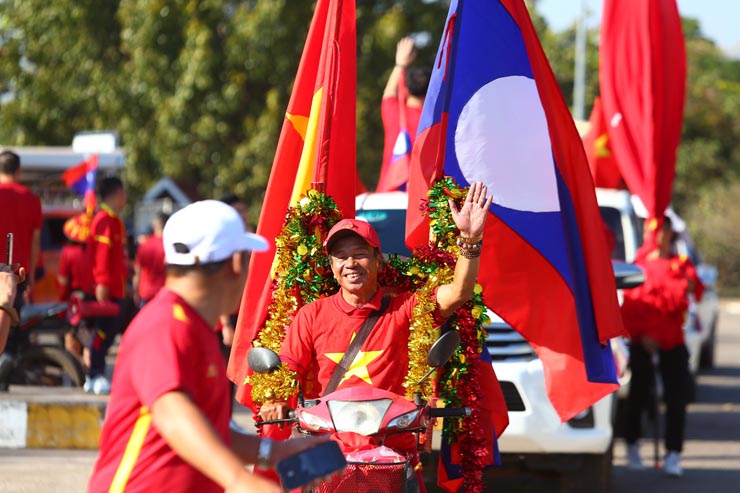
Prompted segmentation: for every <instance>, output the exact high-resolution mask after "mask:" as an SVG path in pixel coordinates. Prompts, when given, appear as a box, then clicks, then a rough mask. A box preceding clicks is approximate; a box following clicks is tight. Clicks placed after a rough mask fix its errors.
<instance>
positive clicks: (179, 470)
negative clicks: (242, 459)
mask: <svg viewBox="0 0 740 493" xmlns="http://www.w3.org/2000/svg"><path fill="white" fill-rule="evenodd" d="M112 387H113V388H112V391H111V396H110V401H109V403H108V408H107V410H106V416H105V421H104V423H103V431H102V434H101V437H100V456H99V457H98V460H97V462H96V464H95V468H94V469H93V473H92V476H91V477H90V483H89V484H88V492H89V493H102V492H107V491H126V492H152V491H156V492H160V491H197V492H213V493H216V492H222V491H223V488H220V487H219V486H218V484H216V483H214V482H213V481H211V480H210V479H209V478H208V477H206V476H205V475H203V474H202V473H200V472H199V471H197V470H196V469H195V468H194V467H193V466H191V465H190V464H188V463H187V462H185V461H184V460H183V459H181V458H180V457H179V456H178V455H177V453H175V451H174V450H172V449H171V448H170V446H169V445H168V444H167V442H165V440H164V438H162V436H161V435H160V434H159V433H158V431H157V429H156V427H155V426H154V423H153V422H152V414H151V408H152V404H153V403H154V402H155V401H156V400H157V399H158V398H159V397H161V396H163V395H164V394H166V393H168V392H172V391H181V392H184V393H185V394H187V395H188V396H189V397H190V398H191V399H192V401H193V403H194V404H195V405H196V406H198V408H199V409H200V410H201V412H202V413H203V414H204V415H205V416H206V418H207V419H208V421H209V422H210V423H211V425H212V426H213V428H214V430H215V431H216V433H218V435H219V436H220V437H221V439H222V440H223V441H224V442H225V443H226V444H229V443H230V436H229V418H230V417H231V395H230V392H229V385H228V380H227V378H226V364H225V363H224V360H223V356H222V355H221V350H220V348H219V344H218V339H217V337H216V334H215V333H214V331H213V329H212V327H210V326H209V325H208V323H207V322H206V321H205V320H204V319H203V318H201V316H200V315H199V314H198V313H197V312H196V311H195V310H193V309H192V308H191V307H190V306H189V305H188V304H187V303H185V301H184V300H183V299H182V298H180V297H179V296H178V295H177V294H175V293H173V292H172V291H170V290H168V289H162V290H161V291H160V292H159V294H158V295H157V296H156V297H155V298H154V299H153V300H152V301H151V302H149V303H147V305H146V306H145V307H144V308H143V309H142V311H141V312H139V314H138V315H137V316H136V318H135V319H134V320H133V322H132V323H131V325H130V326H129V327H128V329H126V333H125V334H124V336H123V339H122V340H121V347H120V349H119V352H118V359H117V360H116V371H115V372H114V374H113V386H112Z"/></svg>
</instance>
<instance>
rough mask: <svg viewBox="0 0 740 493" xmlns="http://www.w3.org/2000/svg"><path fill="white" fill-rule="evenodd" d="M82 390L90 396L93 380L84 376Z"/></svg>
mask: <svg viewBox="0 0 740 493" xmlns="http://www.w3.org/2000/svg"><path fill="white" fill-rule="evenodd" d="M82 390H84V391H85V392H87V393H88V394H92V391H93V380H92V379H91V378H90V377H88V376H87V375H85V383H84V384H83V385H82Z"/></svg>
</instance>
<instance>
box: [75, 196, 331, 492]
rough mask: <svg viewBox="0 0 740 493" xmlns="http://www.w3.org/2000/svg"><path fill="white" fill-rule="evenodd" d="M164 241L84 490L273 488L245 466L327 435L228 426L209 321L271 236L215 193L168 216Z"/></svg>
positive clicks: (268, 462)
mask: <svg viewBox="0 0 740 493" xmlns="http://www.w3.org/2000/svg"><path fill="white" fill-rule="evenodd" d="M163 241H164V248H165V258H166V262H167V267H166V271H167V279H166V282H165V287H164V288H163V289H162V290H161V291H160V292H159V293H158V294H157V296H155V298H154V299H153V300H151V302H149V303H147V305H146V306H145V307H144V308H143V309H142V310H141V311H140V312H139V314H138V315H137V316H136V318H135V319H134V320H133V322H132V323H131V325H130V327H129V328H128V329H127V330H126V333H125V334H124V336H123V339H122V341H121V347H120V352H119V356H118V360H117V362H116V372H115V375H114V377H113V388H112V392H111V397H110V401H109V403H108V408H107V411H106V419H105V422H104V423H103V430H102V435H101V438H100V455H99V457H98V460H97V462H96V463H95V467H94V469H93V472H92V476H91V478H90V481H89V484H88V492H89V493H102V492H123V491H126V492H130V493H135V492H147V493H148V492H154V491H156V492H160V491H161V492H165V491H167V492H183V493H184V492H198V493H209V492H213V493H215V492H223V491H224V490H225V489H226V490H228V491H229V492H230V493H238V492H254V493H259V492H265V493H267V492H270V493H278V492H280V491H281V488H280V487H279V485H278V484H276V483H274V482H272V481H270V480H267V479H264V478H261V477H258V476H255V475H253V474H251V473H250V472H248V471H247V470H246V469H245V464H259V465H260V466H262V467H268V468H272V467H274V466H275V464H276V463H277V462H278V461H279V460H280V459H282V458H284V457H286V456H288V455H292V454H295V453H297V452H299V451H301V450H304V449H306V448H309V447H312V446H315V445H317V444H319V443H321V442H322V441H323V440H320V439H318V440H317V439H313V438H308V439H296V440H289V441H287V442H275V443H273V442H272V441H270V440H268V439H264V440H260V439H259V438H258V437H257V436H255V435H245V434H241V433H238V432H236V431H231V430H230V429H229V418H230V416H231V396H230V395H229V386H228V383H227V378H226V365H225V363H224V360H223V357H222V356H221V352H220V350H219V345H218V340H217V338H216V335H215V333H214V329H213V327H214V326H215V325H216V321H217V320H218V317H219V315H220V314H221V313H229V312H231V311H233V310H234V309H235V307H236V305H237V304H238V302H239V298H240V296H241V293H242V288H243V286H244V282H245V280H246V274H247V269H248V265H249V258H250V252H252V251H264V250H266V249H267V241H266V240H265V239H264V238H263V237H261V236H258V235H255V234H251V233H247V232H245V230H244V225H243V223H242V221H241V218H240V217H239V215H238V214H237V212H236V211H235V210H234V209H233V208H231V207H229V206H228V205H226V204H223V203H221V202H218V201H214V200H206V201H202V202H196V203H194V204H191V205H189V206H187V207H185V208H183V209H181V210H180V211H178V212H176V213H175V214H173V215H172V217H171V218H170V220H169V221H168V222H167V224H166V225H165V228H164V234H163Z"/></svg>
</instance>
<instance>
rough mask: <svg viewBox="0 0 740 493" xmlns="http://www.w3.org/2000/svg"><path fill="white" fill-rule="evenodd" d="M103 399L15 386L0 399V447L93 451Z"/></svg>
mask: <svg viewBox="0 0 740 493" xmlns="http://www.w3.org/2000/svg"><path fill="white" fill-rule="evenodd" d="M106 404H107V398H101V397H98V396H89V395H87V394H83V393H82V392H81V390H79V389H54V390H51V389H49V388H33V389H32V388H31V387H25V388H24V387H15V388H12V389H11V392H9V393H7V394H3V395H1V396H0V448H52V449H54V448H57V449H91V450H93V449H94V450H97V448H98V442H99V440H100V430H101V427H102V423H103V417H104V416H105V406H106Z"/></svg>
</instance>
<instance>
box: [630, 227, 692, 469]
mask: <svg viewBox="0 0 740 493" xmlns="http://www.w3.org/2000/svg"><path fill="white" fill-rule="evenodd" d="M674 240H675V233H674V231H673V228H672V224H671V220H670V218H668V217H666V218H665V219H664V222H663V225H662V227H661V229H659V230H658V232H657V233H656V245H657V246H655V247H652V248H651V247H650V246H647V245H645V246H643V247H642V248H641V249H640V250H639V251H638V254H637V258H636V259H635V263H636V264H637V265H639V266H640V267H642V269H643V270H644V272H645V283H644V284H643V285H642V286H639V287H637V288H634V289H630V290H626V291H625V292H624V304H623V305H622V316H623V319H624V324H625V327H626V328H627V330H628V331H629V332H630V336H631V339H632V344H631V351H630V368H631V370H632V379H631V381H630V393H629V397H628V400H627V418H626V427H625V438H626V440H627V458H628V466H629V467H630V468H632V469H643V468H644V466H643V464H642V459H641V457H640V449H639V446H638V443H637V442H638V440H639V438H640V436H641V434H642V430H641V423H642V414H643V412H644V411H645V410H646V409H648V407H649V406H650V404H651V400H652V399H654V398H655V395H654V385H655V371H656V368H654V364H653V359H654V356H657V360H658V365H657V366H658V368H657V370H658V371H660V375H661V377H662V381H663V400H664V401H665V404H666V417H665V418H666V419H665V449H666V456H665V460H664V463H663V471H664V472H665V473H666V474H668V475H670V476H674V477H678V476H681V475H682V474H683V470H682V468H681V452H682V451H683V442H684V428H685V424H686V405H687V404H688V401H689V388H690V385H691V376H690V374H689V353H688V350H687V349H686V344H685V341H684V334H683V324H684V321H685V319H686V313H687V311H688V306H689V305H688V293H689V292H690V291H691V292H693V293H694V296H695V297H696V299H697V301H699V300H701V297H702V294H703V292H704V286H703V285H702V283H701V281H700V280H699V278H698V276H697V274H696V269H695V268H694V266H693V264H692V263H691V261H690V260H689V259H688V258H684V257H679V256H677V255H676V254H675V253H674ZM651 388H653V392H651ZM651 394H652V395H651Z"/></svg>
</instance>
